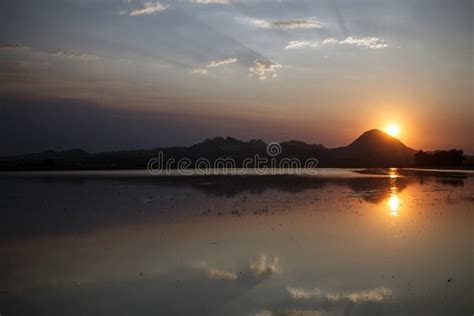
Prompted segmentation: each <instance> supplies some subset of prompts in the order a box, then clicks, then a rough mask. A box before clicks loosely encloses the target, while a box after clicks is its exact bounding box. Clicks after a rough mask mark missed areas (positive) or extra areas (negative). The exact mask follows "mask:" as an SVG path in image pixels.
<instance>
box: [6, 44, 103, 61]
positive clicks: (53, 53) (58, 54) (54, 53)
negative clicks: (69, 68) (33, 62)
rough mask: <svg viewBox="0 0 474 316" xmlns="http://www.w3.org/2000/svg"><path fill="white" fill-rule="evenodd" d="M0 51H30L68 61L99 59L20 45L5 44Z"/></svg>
mask: <svg viewBox="0 0 474 316" xmlns="http://www.w3.org/2000/svg"><path fill="white" fill-rule="evenodd" d="M0 50H23V51H30V52H31V53H37V54H42V55H47V56H52V57H60V58H70V59H98V58H99V57H98V56H96V55H93V54H89V53H85V52H80V51H76V50H70V49H51V50H43V49H37V48H34V47H31V46H27V45H20V44H12V43H5V44H0Z"/></svg>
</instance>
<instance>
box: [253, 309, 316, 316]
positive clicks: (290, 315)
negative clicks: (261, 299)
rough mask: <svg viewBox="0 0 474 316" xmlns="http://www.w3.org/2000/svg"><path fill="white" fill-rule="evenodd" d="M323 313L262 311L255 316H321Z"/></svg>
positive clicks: (307, 310)
mask: <svg viewBox="0 0 474 316" xmlns="http://www.w3.org/2000/svg"><path fill="white" fill-rule="evenodd" d="M321 315H323V312H322V311H320V310H313V309H304V310H301V309H291V310H283V311H271V310H262V311H260V312H258V313H256V314H255V316H321Z"/></svg>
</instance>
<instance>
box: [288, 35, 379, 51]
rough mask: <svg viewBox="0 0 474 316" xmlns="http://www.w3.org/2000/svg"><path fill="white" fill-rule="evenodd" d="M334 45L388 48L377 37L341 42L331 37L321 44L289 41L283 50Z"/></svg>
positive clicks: (354, 38) (351, 38)
mask: <svg viewBox="0 0 474 316" xmlns="http://www.w3.org/2000/svg"><path fill="white" fill-rule="evenodd" d="M335 44H340V45H352V46H362V47H367V48H372V49H379V48H386V47H388V44H387V43H386V42H385V41H384V40H381V39H380V38H378V37H352V36H349V37H346V38H345V39H343V40H337V39H335V38H333V37H330V38H326V39H324V40H323V41H322V42H321V43H318V42H314V41H313V42H311V41H290V42H288V44H287V45H286V46H285V49H298V48H304V47H312V48H314V47H318V46H324V45H335Z"/></svg>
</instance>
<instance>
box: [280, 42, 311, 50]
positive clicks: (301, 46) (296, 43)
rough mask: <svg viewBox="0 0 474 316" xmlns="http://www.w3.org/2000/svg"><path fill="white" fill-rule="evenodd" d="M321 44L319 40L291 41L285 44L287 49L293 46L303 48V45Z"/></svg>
mask: <svg viewBox="0 0 474 316" xmlns="http://www.w3.org/2000/svg"><path fill="white" fill-rule="evenodd" d="M318 45H319V44H318V43H317V42H310V41H290V42H288V44H287V45H286V46H285V49H293V48H303V47H317V46H318Z"/></svg>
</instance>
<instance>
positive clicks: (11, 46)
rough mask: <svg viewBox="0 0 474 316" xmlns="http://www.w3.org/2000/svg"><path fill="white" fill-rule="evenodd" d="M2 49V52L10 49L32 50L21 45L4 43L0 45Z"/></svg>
mask: <svg viewBox="0 0 474 316" xmlns="http://www.w3.org/2000/svg"><path fill="white" fill-rule="evenodd" d="M0 49H2V50H4V49H5V50H9V49H31V47H29V46H24V45H20V44H12V43H3V44H0Z"/></svg>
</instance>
